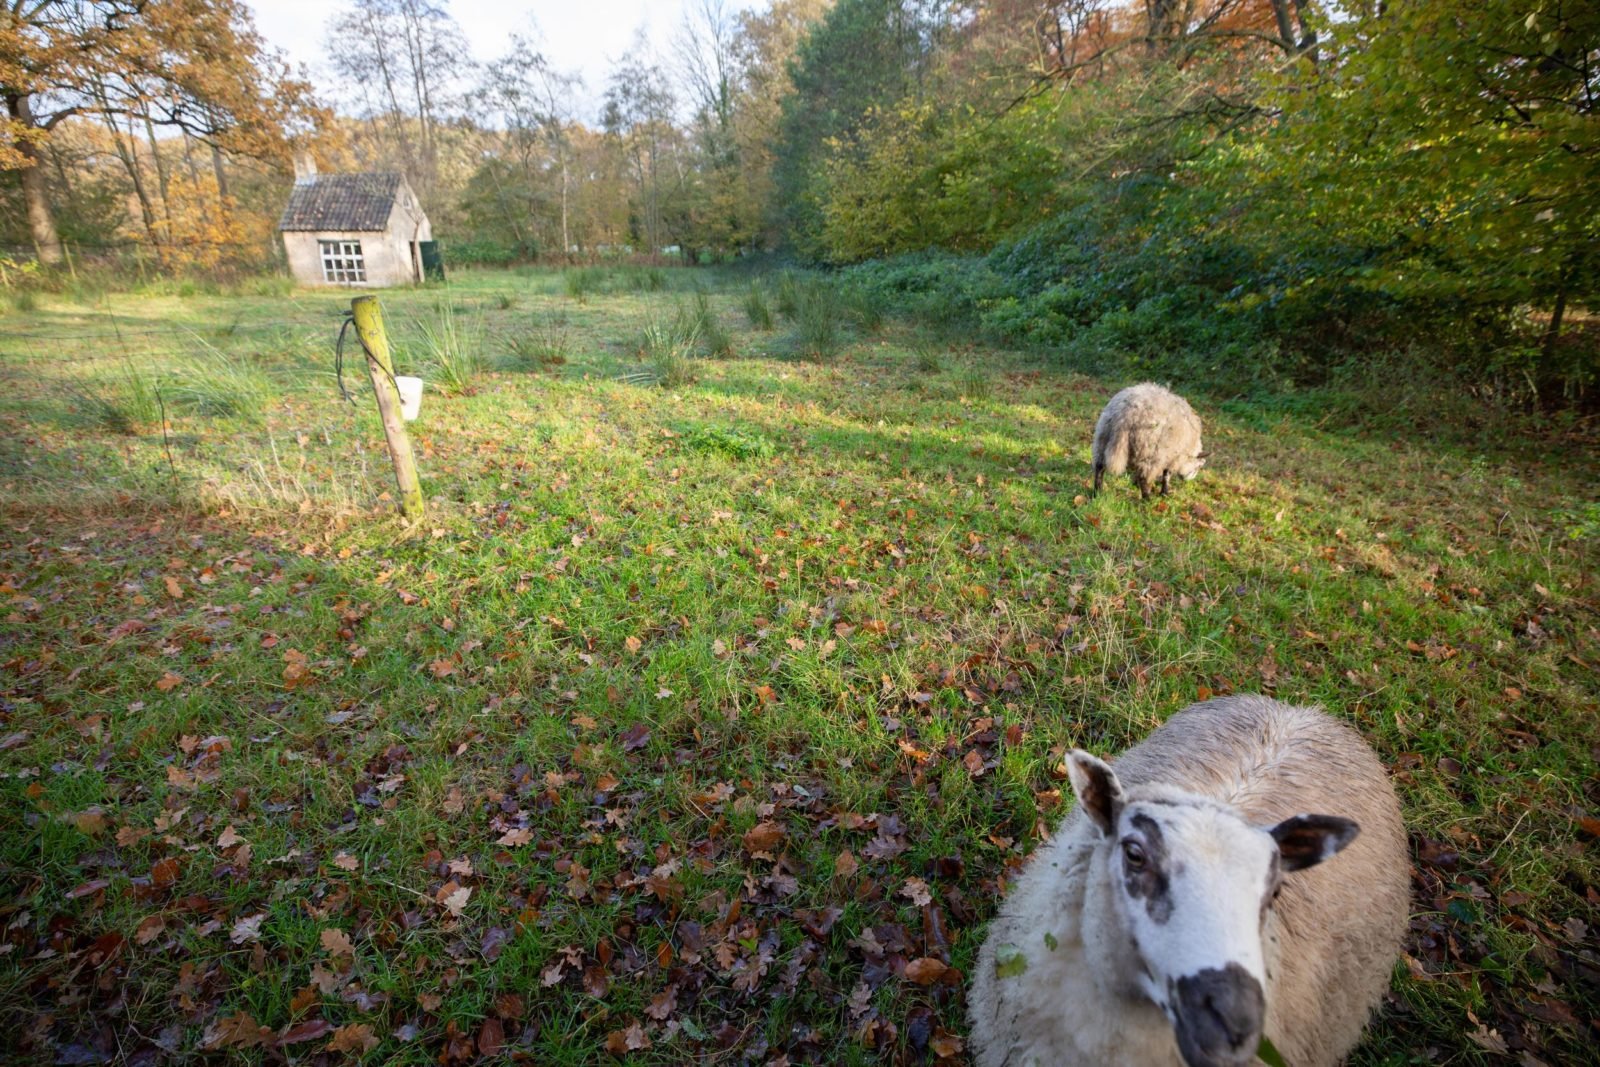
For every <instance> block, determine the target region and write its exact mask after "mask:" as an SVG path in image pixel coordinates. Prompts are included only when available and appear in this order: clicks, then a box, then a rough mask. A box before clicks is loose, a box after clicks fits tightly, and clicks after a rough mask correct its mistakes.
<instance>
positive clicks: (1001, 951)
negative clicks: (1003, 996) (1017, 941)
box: [994, 944, 1028, 978]
mask: <svg viewBox="0 0 1600 1067" xmlns="http://www.w3.org/2000/svg"><path fill="white" fill-rule="evenodd" d="M1027 971H1028V957H1027V956H1024V955H1023V954H1022V950H1021V949H1020V948H1018V947H1017V946H1016V945H1012V944H1004V945H1000V946H999V947H997V948H996V949H995V953H994V976H995V977H996V978H1015V977H1017V976H1018V975H1021V974H1026V973H1027Z"/></svg>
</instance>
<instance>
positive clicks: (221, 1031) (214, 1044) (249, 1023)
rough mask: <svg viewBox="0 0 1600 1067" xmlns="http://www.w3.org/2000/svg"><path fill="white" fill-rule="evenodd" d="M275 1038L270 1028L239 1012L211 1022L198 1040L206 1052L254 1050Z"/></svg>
mask: <svg viewBox="0 0 1600 1067" xmlns="http://www.w3.org/2000/svg"><path fill="white" fill-rule="evenodd" d="M277 1036H278V1035H277V1034H276V1033H275V1032H274V1031H273V1030H272V1029H271V1028H270V1027H266V1026H262V1025H261V1024H260V1023H258V1022H256V1021H255V1020H254V1019H252V1018H251V1017H250V1016H249V1015H247V1014H246V1013H244V1012H242V1011H241V1012H240V1013H239V1014H237V1015H229V1016H226V1017H224V1018H221V1019H216V1020H213V1021H212V1023H211V1025H210V1026H208V1027H206V1032H205V1035H204V1036H203V1037H201V1038H200V1047H201V1048H203V1049H207V1050H210V1049H219V1048H255V1047H256V1046H258V1045H265V1044H267V1043H268V1042H270V1041H273V1040H276V1038H277Z"/></svg>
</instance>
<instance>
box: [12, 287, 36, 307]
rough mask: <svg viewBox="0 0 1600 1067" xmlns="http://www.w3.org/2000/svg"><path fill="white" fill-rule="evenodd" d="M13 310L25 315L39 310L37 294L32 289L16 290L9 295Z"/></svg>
mask: <svg viewBox="0 0 1600 1067" xmlns="http://www.w3.org/2000/svg"><path fill="white" fill-rule="evenodd" d="M11 307H12V309H13V310H16V311H20V312H23V313H27V312H29V311H38V310H39V294H38V293H36V292H34V291H33V290H32V289H16V290H13V291H12V293H11Z"/></svg>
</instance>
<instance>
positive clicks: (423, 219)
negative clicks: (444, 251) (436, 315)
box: [283, 182, 433, 289]
mask: <svg viewBox="0 0 1600 1067" xmlns="http://www.w3.org/2000/svg"><path fill="white" fill-rule="evenodd" d="M431 240H433V227H432V226H431V225H430V224H429V222H428V217H427V216H426V215H424V214H423V213H422V208H421V206H420V205H419V204H418V203H417V200H416V197H415V196H414V195H413V194H412V192H411V189H410V187H409V186H407V185H406V184H405V183H404V182H402V183H401V185H400V192H399V196H398V197H397V198H396V203H395V207H394V209H393V210H392V211H390V212H389V227H388V229H386V230H366V231H357V230H315V231H313V230H285V231H283V250H284V252H285V253H286V254H287V256H288V259H289V273H290V275H292V276H293V278H294V280H295V281H296V282H298V283H300V284H301V285H317V286H333V287H337V288H347V289H381V288H383V287H385V286H390V285H408V284H410V283H412V282H418V281H421V280H422V263H421V258H420V253H419V255H418V256H417V257H415V258H414V257H413V255H412V251H411V245H412V242H413V241H416V242H421V241H431ZM322 241H360V242H361V255H362V258H363V259H364V260H365V261H366V268H367V280H366V281H365V282H329V281H325V280H324V279H323V277H322V252H321V248H320V243H319V242H322Z"/></svg>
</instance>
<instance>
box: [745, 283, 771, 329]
mask: <svg viewBox="0 0 1600 1067" xmlns="http://www.w3.org/2000/svg"><path fill="white" fill-rule="evenodd" d="M744 317H745V318H747V319H749V320H750V325H751V327H752V328H753V329H757V330H770V329H772V308H771V307H769V306H768V305H767V294H766V293H764V292H762V291H761V284H760V283H759V282H751V283H750V288H749V290H748V291H747V292H746V293H745V294H744Z"/></svg>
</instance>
